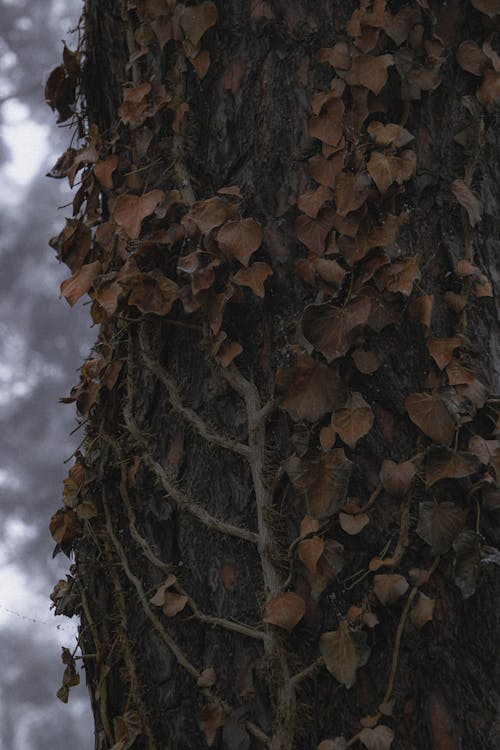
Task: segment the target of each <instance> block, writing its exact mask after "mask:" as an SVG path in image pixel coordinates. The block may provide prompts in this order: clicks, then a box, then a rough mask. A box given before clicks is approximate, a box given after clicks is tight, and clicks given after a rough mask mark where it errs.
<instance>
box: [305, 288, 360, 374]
mask: <svg viewBox="0 0 500 750" xmlns="http://www.w3.org/2000/svg"><path fill="white" fill-rule="evenodd" d="M370 310H371V303H370V301H369V300H368V299H367V298H366V297H358V298H355V299H354V300H352V301H351V302H348V303H347V304H346V305H345V306H344V307H340V308H339V307H334V306H333V305H330V304H329V303H326V304H323V305H309V306H308V307H306V309H305V310H304V314H303V316H302V332H303V334H304V336H305V338H306V339H307V341H309V342H310V343H311V344H312V345H313V346H314V348H315V349H316V351H319V352H321V354H323V356H324V357H325V358H326V359H327V360H328V361H329V362H331V361H332V360H334V359H338V357H342V356H343V355H344V354H346V353H347V352H348V351H349V349H350V348H351V346H352V345H353V344H354V343H355V341H356V340H357V339H358V337H359V335H360V334H361V332H362V331H363V329H364V326H365V324H366V322H367V320H368V316H369V315H370Z"/></svg>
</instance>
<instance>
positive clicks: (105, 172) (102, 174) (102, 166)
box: [94, 154, 119, 190]
mask: <svg viewBox="0 0 500 750" xmlns="http://www.w3.org/2000/svg"><path fill="white" fill-rule="evenodd" d="M118 161H119V159H118V156H116V155H115V154H113V155H112V156H108V158H107V159H101V160H100V161H98V162H97V163H96V164H94V174H95V176H96V177H97V179H98V180H99V182H100V183H101V185H103V186H104V187H105V188H108V190H113V172H114V171H115V170H116V168H117V167H118Z"/></svg>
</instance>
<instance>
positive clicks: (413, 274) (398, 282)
mask: <svg viewBox="0 0 500 750" xmlns="http://www.w3.org/2000/svg"><path fill="white" fill-rule="evenodd" d="M420 258H421V256H420V255H414V256H413V257H411V258H405V259H404V260H397V261H395V262H394V263H391V265H390V266H388V267H387V268H386V269H385V270H384V272H383V277H382V278H383V282H384V285H385V289H386V290H387V291H388V292H393V293H394V292H401V294H404V295H405V296H406V297H409V296H410V294H411V293H412V291H413V284H414V282H415V281H420V278H421V276H422V274H421V273H420V268H419V266H420Z"/></svg>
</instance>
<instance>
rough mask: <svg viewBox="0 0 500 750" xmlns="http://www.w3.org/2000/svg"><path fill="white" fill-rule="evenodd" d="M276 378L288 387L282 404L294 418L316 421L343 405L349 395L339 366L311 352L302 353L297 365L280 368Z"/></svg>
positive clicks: (283, 385) (279, 383) (281, 384)
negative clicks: (329, 363) (312, 355)
mask: <svg viewBox="0 0 500 750" xmlns="http://www.w3.org/2000/svg"><path fill="white" fill-rule="evenodd" d="M276 382H277V383H278V385H280V386H282V387H283V388H284V389H285V398H284V399H283V401H282V402H281V404H280V407H281V408H282V409H285V411H287V412H288V413H289V414H290V416H291V417H292V419H294V420H297V419H305V420H307V421H308V422H317V420H318V419H320V418H321V417H323V416H324V415H325V414H327V413H328V412H331V411H332V410H333V409H338V408H339V407H340V406H342V405H343V404H344V402H345V400H346V398H347V390H346V387H345V386H344V385H343V382H342V380H341V379H340V377H339V374H338V372H337V370H336V369H334V368H333V367H328V366H327V365H325V364H324V363H323V362H320V361H319V360H316V359H313V358H312V357H310V356H309V355H308V354H300V355H299V356H298V357H297V364H296V366H295V367H290V368H288V369H286V370H281V369H280V370H278V372H277V375H276Z"/></svg>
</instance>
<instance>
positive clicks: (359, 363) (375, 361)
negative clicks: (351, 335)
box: [351, 349, 382, 375]
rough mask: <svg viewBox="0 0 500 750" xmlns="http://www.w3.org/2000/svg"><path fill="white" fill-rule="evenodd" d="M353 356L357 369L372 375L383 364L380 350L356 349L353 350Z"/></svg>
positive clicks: (364, 373)
mask: <svg viewBox="0 0 500 750" xmlns="http://www.w3.org/2000/svg"><path fill="white" fill-rule="evenodd" d="M351 357H352V358H353V360H354V364H355V365H356V367H357V369H358V370H359V371H360V372H362V373H363V375H371V374H372V373H373V372H376V371H377V370H378V368H379V367H380V365H381V364H382V360H381V359H380V356H379V354H378V352H375V351H372V350H370V349H355V350H354V351H353V352H352V354H351Z"/></svg>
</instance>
